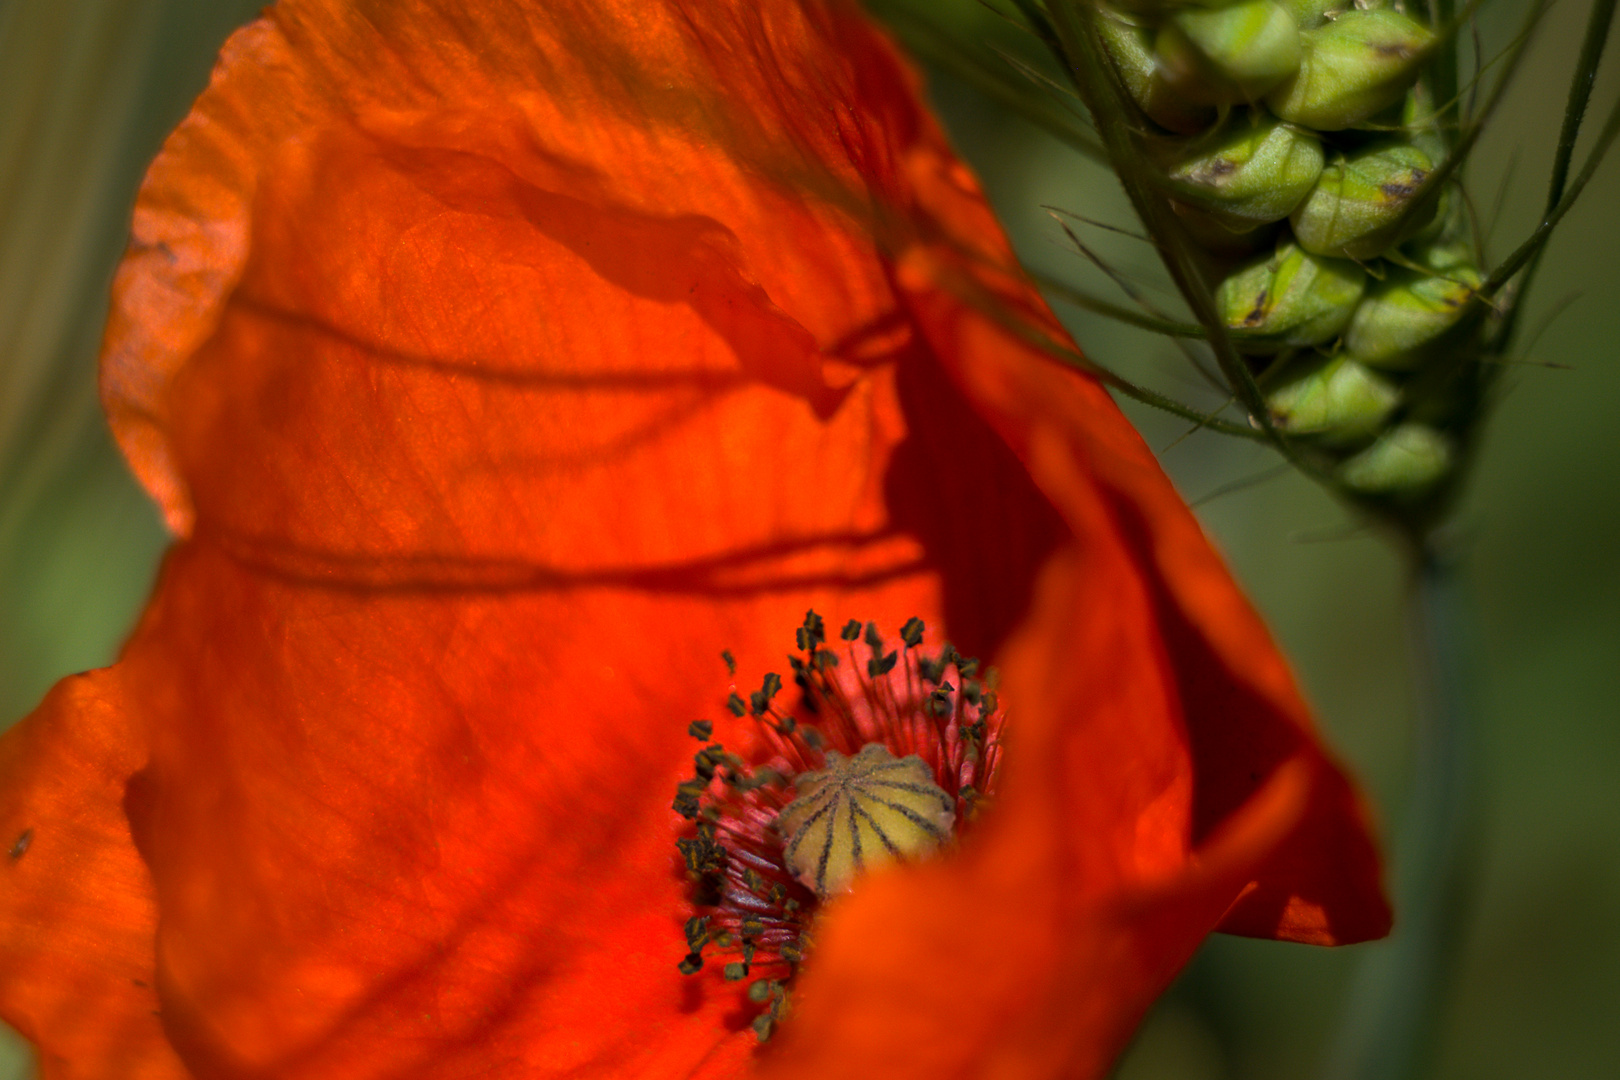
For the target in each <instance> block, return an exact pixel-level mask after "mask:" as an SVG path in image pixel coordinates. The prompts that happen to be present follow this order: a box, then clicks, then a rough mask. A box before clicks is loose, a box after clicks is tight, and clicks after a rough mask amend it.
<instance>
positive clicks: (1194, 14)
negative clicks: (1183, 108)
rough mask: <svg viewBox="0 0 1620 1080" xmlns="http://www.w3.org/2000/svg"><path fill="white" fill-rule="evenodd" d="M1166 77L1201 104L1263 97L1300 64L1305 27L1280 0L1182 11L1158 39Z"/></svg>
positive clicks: (1156, 44)
mask: <svg viewBox="0 0 1620 1080" xmlns="http://www.w3.org/2000/svg"><path fill="white" fill-rule="evenodd" d="M1154 49H1155V51H1156V52H1157V54H1158V58H1159V67H1160V70H1161V71H1162V72H1163V73H1164V77H1165V79H1166V80H1167V81H1168V82H1169V84H1170V85H1171V87H1173V88H1174V89H1175V90H1176V91H1177V92H1178V93H1180V94H1181V95H1182V96H1183V97H1185V98H1186V99H1187V100H1188V101H1191V102H1194V103H1195V104H1199V105H1239V104H1242V103H1244V102H1252V101H1258V100H1259V99H1260V98H1261V97H1262V96H1263V95H1264V94H1265V93H1266V92H1267V91H1269V90H1271V89H1272V88H1273V87H1275V86H1277V85H1278V84H1279V83H1281V82H1282V81H1283V80H1284V79H1287V78H1288V77H1289V76H1291V75H1293V74H1294V72H1295V71H1296V70H1298V68H1299V63H1300V56H1301V52H1300V35H1299V25H1298V24H1297V23H1295V22H1294V17H1293V16H1292V15H1290V14H1288V12H1287V11H1286V10H1285V9H1284V8H1283V7H1282V5H1280V4H1278V3H1276V2H1275V0H1237V3H1234V4H1232V5H1231V6H1229V7H1223V8H1217V9H1214V10H1204V9H1199V8H1189V9H1187V10H1185V11H1180V12H1177V13H1176V14H1175V15H1174V16H1172V17H1171V18H1170V20H1169V21H1168V22H1166V23H1165V24H1164V26H1163V27H1162V28H1161V29H1160V30H1159V36H1158V38H1157V39H1156V40H1155V42H1154Z"/></svg>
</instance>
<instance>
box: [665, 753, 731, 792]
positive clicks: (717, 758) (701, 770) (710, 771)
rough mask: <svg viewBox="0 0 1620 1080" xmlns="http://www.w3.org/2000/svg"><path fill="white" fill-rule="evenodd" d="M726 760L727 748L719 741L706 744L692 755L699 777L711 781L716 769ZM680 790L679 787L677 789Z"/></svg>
mask: <svg viewBox="0 0 1620 1080" xmlns="http://www.w3.org/2000/svg"><path fill="white" fill-rule="evenodd" d="M725 762H726V748H725V747H723V746H721V745H720V744H719V743H713V744H711V745H709V746H705V747H704V748H703V749H701V750H699V751H698V752H697V753H696V754H693V755H692V764H693V765H694V766H695V768H696V770H697V774H698V779H699V780H703V781H709V780H713V779H714V771H715V770H716V769H718V768H719V767H720V766H721V765H724V764H725ZM677 790H679V789H677Z"/></svg>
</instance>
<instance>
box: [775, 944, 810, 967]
mask: <svg viewBox="0 0 1620 1080" xmlns="http://www.w3.org/2000/svg"><path fill="white" fill-rule="evenodd" d="M776 951H777V952H778V953H780V954H781V956H782V959H784V960H786V961H787V962H788V963H790V964H797V963H798V962H799V961H800V960H803V959H804V948H803V947H802V946H801V945H800V944H799V943H798V942H797V941H789V942H787V943H786V944H784V945H783V946H782V947H781V948H780V949H777V950H776Z"/></svg>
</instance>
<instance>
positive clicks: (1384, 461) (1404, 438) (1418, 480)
mask: <svg viewBox="0 0 1620 1080" xmlns="http://www.w3.org/2000/svg"><path fill="white" fill-rule="evenodd" d="M1451 460H1452V449H1451V440H1449V439H1447V438H1446V437H1445V436H1444V435H1442V434H1441V433H1440V432H1438V431H1436V430H1435V429H1434V428H1432V427H1429V426H1428V425H1427V424H1413V423H1407V424H1400V425H1398V426H1396V427H1393V428H1390V429H1389V430H1388V431H1386V432H1384V434H1383V435H1381V436H1379V438H1378V441H1377V442H1375V443H1373V444H1372V445H1371V446H1369V447H1367V449H1365V450H1363V451H1362V452H1361V453H1359V454H1357V455H1356V456H1355V457H1352V458H1350V459H1349V460H1347V461H1345V462H1344V463H1343V464H1341V465H1340V466H1339V469H1338V475H1339V480H1340V481H1341V482H1342V483H1343V484H1344V485H1345V486H1346V487H1348V488H1350V489H1351V490H1353V491H1359V492H1361V493H1362V494H1365V495H1382V496H1387V497H1390V498H1395V499H1404V498H1412V497H1415V496H1418V495H1421V494H1423V492H1425V491H1427V490H1428V489H1429V488H1431V487H1433V486H1434V484H1435V483H1436V481H1438V480H1440V479H1441V478H1442V477H1444V476H1445V475H1446V473H1447V472H1449V471H1450V470H1451Z"/></svg>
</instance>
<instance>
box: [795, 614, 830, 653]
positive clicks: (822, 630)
mask: <svg viewBox="0 0 1620 1080" xmlns="http://www.w3.org/2000/svg"><path fill="white" fill-rule="evenodd" d="M796 636H797V638H798V642H799V648H801V649H803V650H804V651H805V652H810V651H811V650H812V649H814V648H815V647H816V646H817V645H820V644H821V643H822V642H823V641H826V640H827V624H826V623H825V622H823V621H822V618H821V616H820V615H817V614H816V612H815V609H814V608H812V609H811V610H809V611H807V612H805V613H804V625H803V626H801V627H799V632H798V634H797V635H796Z"/></svg>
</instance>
